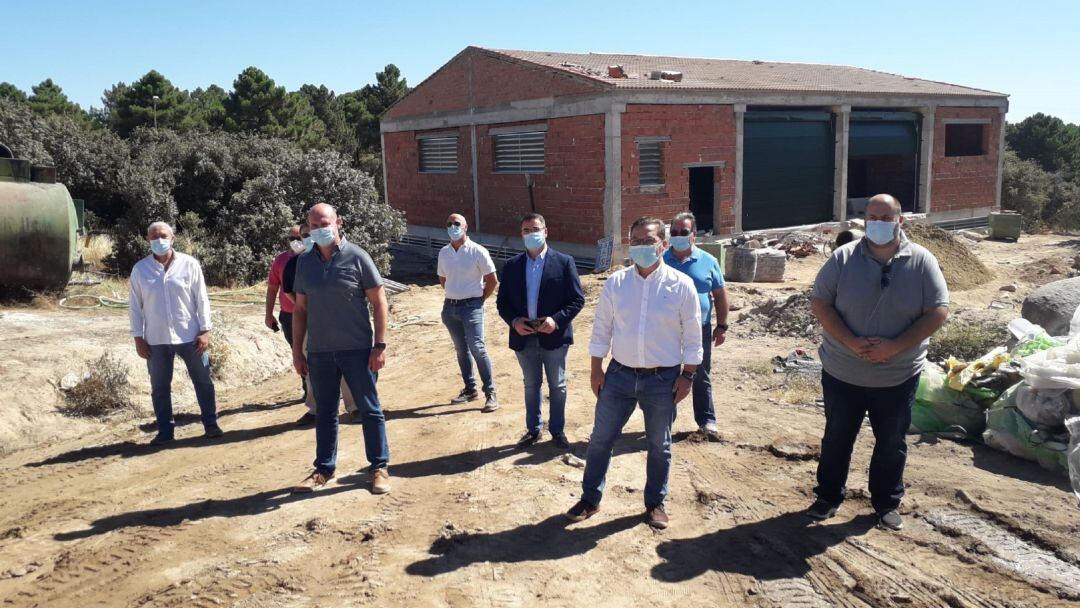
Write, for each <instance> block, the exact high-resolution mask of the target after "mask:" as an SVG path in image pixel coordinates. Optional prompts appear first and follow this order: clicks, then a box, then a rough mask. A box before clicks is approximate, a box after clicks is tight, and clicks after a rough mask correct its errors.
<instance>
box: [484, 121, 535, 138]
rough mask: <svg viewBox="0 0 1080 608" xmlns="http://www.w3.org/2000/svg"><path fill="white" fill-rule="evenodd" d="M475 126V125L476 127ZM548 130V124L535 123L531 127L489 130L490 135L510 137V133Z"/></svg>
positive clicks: (518, 126)
mask: <svg viewBox="0 0 1080 608" xmlns="http://www.w3.org/2000/svg"><path fill="white" fill-rule="evenodd" d="M474 126H475V125H474ZM547 130H548V126H547V123H546V122H538V123H533V124H531V125H514V126H512V127H494V128H492V129H488V135H508V134H510V133H533V132H536V131H544V132H546V131H547Z"/></svg>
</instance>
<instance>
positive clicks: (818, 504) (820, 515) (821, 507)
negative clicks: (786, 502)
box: [806, 498, 836, 521]
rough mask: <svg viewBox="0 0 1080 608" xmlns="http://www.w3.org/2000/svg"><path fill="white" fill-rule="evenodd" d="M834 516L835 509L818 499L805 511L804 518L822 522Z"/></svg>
mask: <svg viewBox="0 0 1080 608" xmlns="http://www.w3.org/2000/svg"><path fill="white" fill-rule="evenodd" d="M833 515H836V507H835V506H833V505H831V504H829V503H827V502H825V501H824V500H821V499H820V498H819V499H817V500H815V501H814V504H812V505H810V508H809V509H807V510H806V516H807V517H809V518H810V519H813V520H816V521H824V520H826V519H829V518H830V517H832V516H833Z"/></svg>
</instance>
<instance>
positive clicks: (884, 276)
mask: <svg viewBox="0 0 1080 608" xmlns="http://www.w3.org/2000/svg"><path fill="white" fill-rule="evenodd" d="M890 270H892V264H886V265H884V266H882V267H881V288H882V289H885V288H886V287H888V286H889V271H890Z"/></svg>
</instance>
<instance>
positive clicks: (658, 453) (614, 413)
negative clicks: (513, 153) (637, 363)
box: [581, 360, 679, 509]
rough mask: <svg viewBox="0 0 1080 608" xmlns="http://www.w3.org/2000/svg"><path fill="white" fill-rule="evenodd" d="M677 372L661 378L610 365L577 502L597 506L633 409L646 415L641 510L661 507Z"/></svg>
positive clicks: (669, 370) (665, 489)
mask: <svg viewBox="0 0 1080 608" xmlns="http://www.w3.org/2000/svg"><path fill="white" fill-rule="evenodd" d="M678 377H679V368H678V366H676V367H670V368H667V369H665V370H663V371H661V372H659V373H653V374H646V375H641V376H639V375H637V374H636V373H634V371H633V370H631V369H630V368H628V367H624V366H623V365H621V364H620V363H619V362H617V361H614V360H613V361H612V362H611V363H610V364H609V365H608V368H607V372H606V373H605V374H604V388H602V389H600V398H599V399H597V400H596V419H595V421H594V422H593V430H592V437H590V438H589V449H588V451H587V452H586V454H585V475H584V477H583V478H582V480H581V490H582V493H581V498H582V500H584V501H585V502H587V503H589V504H593V505H599V504H600V499H601V498H602V497H603V494H604V485H605V479H606V477H607V470H608V466H609V465H610V464H611V454H612V450H613V449H614V447H615V440H617V439H618V438H619V435H621V434H622V430H623V427H624V426H626V422H627V420H629V419H630V415H631V414H633V413H634V409H636V408H637V406H639V405H640V406H641V412H642V414H644V415H645V443H646V444H647V446H648V453H647V456H646V459H645V493H644V498H645V508H646V509H651V508H653V507H656V506H659V505H662V504H664V499H665V498H666V497H667V493H668V487H667V483H668V474H669V473H670V471H671V423H672V421H674V420H675V395H674V393H673V391H674V388H675V379H676V378H678Z"/></svg>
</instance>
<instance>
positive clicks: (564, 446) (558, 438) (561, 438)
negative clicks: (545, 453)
mask: <svg viewBox="0 0 1080 608" xmlns="http://www.w3.org/2000/svg"><path fill="white" fill-rule="evenodd" d="M551 443H553V444H554V445H555V447H557V448H559V449H560V450H569V449H570V442H569V441H568V440H567V439H566V435H563V434H562V433H559V434H558V435H552V436H551Z"/></svg>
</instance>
